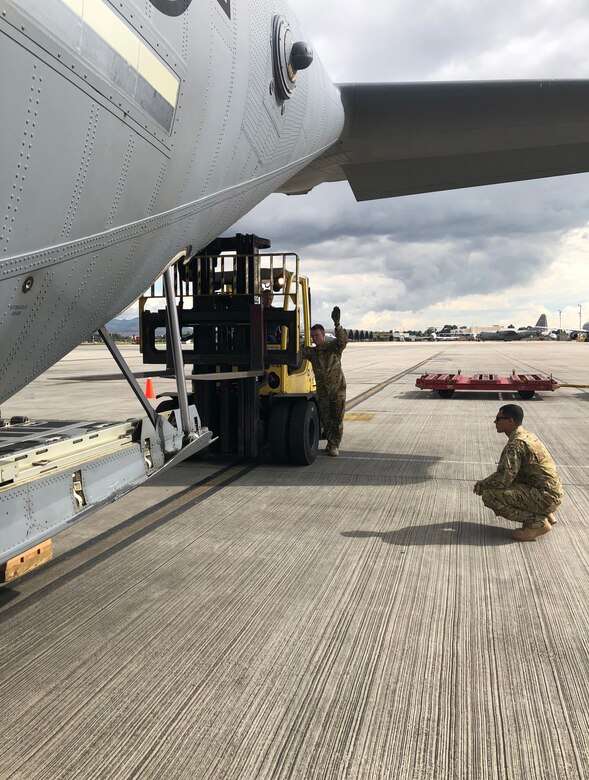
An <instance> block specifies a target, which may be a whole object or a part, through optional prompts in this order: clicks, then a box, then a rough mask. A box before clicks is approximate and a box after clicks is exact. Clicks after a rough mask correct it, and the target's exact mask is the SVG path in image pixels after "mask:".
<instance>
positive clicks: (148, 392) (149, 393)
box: [145, 376, 155, 398]
mask: <svg viewBox="0 0 589 780" xmlns="http://www.w3.org/2000/svg"><path fill="white" fill-rule="evenodd" d="M145 397H146V398H155V392H154V390H153V382H152V381H151V377H150V376H149V377H147V382H146V383H145Z"/></svg>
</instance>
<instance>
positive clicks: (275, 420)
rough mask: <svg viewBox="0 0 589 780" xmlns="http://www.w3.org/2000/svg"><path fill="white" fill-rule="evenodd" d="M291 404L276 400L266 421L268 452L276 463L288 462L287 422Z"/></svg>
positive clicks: (288, 421)
mask: <svg viewBox="0 0 589 780" xmlns="http://www.w3.org/2000/svg"><path fill="white" fill-rule="evenodd" d="M290 415H291V404H290V403H288V402H287V401H278V402H277V403H275V404H274V405H273V406H272V410H271V411H270V419H269V421H268V445H269V447H270V454H271V455H272V458H273V459H274V460H275V461H276V462H277V463H288V461H289V460H290V458H289V447H288V439H289V423H290Z"/></svg>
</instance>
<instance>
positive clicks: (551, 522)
mask: <svg viewBox="0 0 589 780" xmlns="http://www.w3.org/2000/svg"><path fill="white" fill-rule="evenodd" d="M546 519H547V520H548V522H549V523H550V525H554V524H555V523H557V522H558V520H557V519H556V517H555V516H554V515H553V514H552V512H550V514H548V515H546Z"/></svg>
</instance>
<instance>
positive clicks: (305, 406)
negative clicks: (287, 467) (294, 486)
mask: <svg viewBox="0 0 589 780" xmlns="http://www.w3.org/2000/svg"><path fill="white" fill-rule="evenodd" d="M319 428H320V424H319V410H318V409H317V404H316V403H315V401H307V400H301V401H296V402H295V403H294V404H293V407H292V412H291V415H290V424H289V427H288V445H289V450H290V459H291V461H292V462H293V463H295V464H296V465H297V466H309V465H310V464H311V463H313V461H314V460H315V458H316V457H317V450H318V449H319Z"/></svg>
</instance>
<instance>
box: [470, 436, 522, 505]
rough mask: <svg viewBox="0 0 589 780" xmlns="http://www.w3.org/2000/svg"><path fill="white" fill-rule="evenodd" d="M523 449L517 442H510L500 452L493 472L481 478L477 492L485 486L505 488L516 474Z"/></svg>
mask: <svg viewBox="0 0 589 780" xmlns="http://www.w3.org/2000/svg"><path fill="white" fill-rule="evenodd" d="M522 456H523V451H522V449H521V446H520V445H519V444H518V443H517V442H510V443H509V444H508V445H507V447H505V449H504V450H503V452H502V453H501V459H500V460H499V465H498V466H497V471H496V472H495V473H494V474H491V475H490V476H488V477H486V478H485V479H481V480H480V481H479V483H478V492H479V494H480V491H481V490H483V489H485V488H506V487H509V485H511V483H512V482H513V481H514V480H515V478H516V477H517V475H518V472H519V470H520V468H521V465H522Z"/></svg>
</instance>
